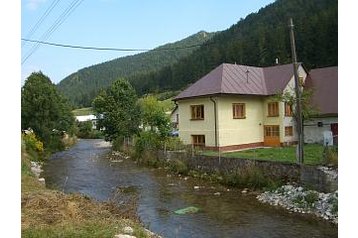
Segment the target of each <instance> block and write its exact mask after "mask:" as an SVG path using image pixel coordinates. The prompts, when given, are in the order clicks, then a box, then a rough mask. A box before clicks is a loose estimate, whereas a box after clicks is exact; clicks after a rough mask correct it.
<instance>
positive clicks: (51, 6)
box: [26, 0, 60, 38]
mask: <svg viewBox="0 0 358 238" xmlns="http://www.w3.org/2000/svg"><path fill="white" fill-rule="evenodd" d="M59 2H60V0H54V1H52V3H51V5H50V6H49V7H48V8H47V9H46V11H45V12H44V14H43V15H42V16H41V17H40V19H39V20H38V21H37V22H36V24H35V25H34V26H33V27H32V28H31V29H30V31H29V33H28V34H27V35H26V38H31V36H32V35H33V34H34V33H35V31H37V29H38V28H39V27H40V25H41V24H42V23H43V21H44V20H45V19H46V17H47V16H48V15H49V14H50V13H51V11H52V10H53V9H54V8H55V7H56V5H57V4H58V3H59Z"/></svg>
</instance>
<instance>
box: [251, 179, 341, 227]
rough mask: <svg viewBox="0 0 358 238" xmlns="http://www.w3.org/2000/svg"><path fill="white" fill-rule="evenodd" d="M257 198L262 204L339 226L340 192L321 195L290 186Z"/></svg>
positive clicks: (267, 192)
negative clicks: (310, 215) (318, 218)
mask: <svg viewBox="0 0 358 238" xmlns="http://www.w3.org/2000/svg"><path fill="white" fill-rule="evenodd" d="M256 198H257V199H258V200H259V201H260V202H262V203H267V204H270V205H272V206H280V207H282V208H284V209H287V210H289V211H290V212H297V213H302V214H305V213H307V214H314V215H315V216H317V217H320V218H322V219H324V220H328V221H330V222H332V223H334V224H336V225H337V224H338V190H336V191H335V192H332V193H319V192H317V191H314V190H307V189H304V188H303V187H301V186H293V185H290V184H288V185H284V186H282V187H279V188H278V189H276V190H274V191H266V192H263V193H261V194H260V195H258V196H257V197H256Z"/></svg>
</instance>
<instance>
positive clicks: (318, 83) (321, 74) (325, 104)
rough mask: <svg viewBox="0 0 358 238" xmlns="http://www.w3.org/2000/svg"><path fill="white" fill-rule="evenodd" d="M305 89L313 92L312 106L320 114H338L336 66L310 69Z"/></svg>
mask: <svg viewBox="0 0 358 238" xmlns="http://www.w3.org/2000/svg"><path fill="white" fill-rule="evenodd" d="M309 76H310V77H307V79H306V82H305V87H306V88H311V89H312V90H313V96H312V104H313V105H315V106H316V107H317V108H318V109H319V111H320V114H322V115H324V114H326V115H327V114H338V66H333V67H326V68H319V69H312V70H311V71H310V72H309Z"/></svg>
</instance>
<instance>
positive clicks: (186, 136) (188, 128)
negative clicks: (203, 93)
mask: <svg viewBox="0 0 358 238" xmlns="http://www.w3.org/2000/svg"><path fill="white" fill-rule="evenodd" d="M200 104H203V105H204V120H191V108H190V106H191V105H200ZM178 105H179V137H180V138H181V139H182V140H183V142H184V143H185V144H191V143H192V141H191V135H205V146H215V136H214V135H215V133H214V103H213V102H212V101H210V99H209V98H197V99H187V100H180V101H178Z"/></svg>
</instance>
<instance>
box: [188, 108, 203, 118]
mask: <svg viewBox="0 0 358 238" xmlns="http://www.w3.org/2000/svg"><path fill="white" fill-rule="evenodd" d="M190 107H191V119H192V120H204V105H192V106H190Z"/></svg>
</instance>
